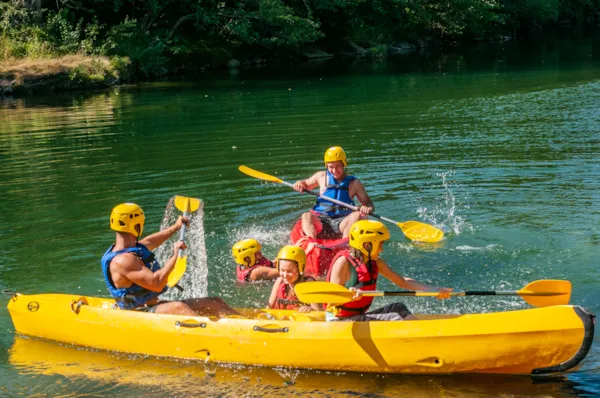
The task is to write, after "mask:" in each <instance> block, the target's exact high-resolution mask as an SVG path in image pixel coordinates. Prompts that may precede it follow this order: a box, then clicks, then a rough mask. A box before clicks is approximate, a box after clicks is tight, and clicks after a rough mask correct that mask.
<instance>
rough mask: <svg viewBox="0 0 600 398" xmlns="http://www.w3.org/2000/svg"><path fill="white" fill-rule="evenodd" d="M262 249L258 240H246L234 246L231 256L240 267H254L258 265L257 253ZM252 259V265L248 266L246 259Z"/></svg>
mask: <svg viewBox="0 0 600 398" xmlns="http://www.w3.org/2000/svg"><path fill="white" fill-rule="evenodd" d="M260 249H262V245H261V244H260V243H258V241H257V240H256V239H244V240H241V241H239V242H238V243H236V244H235V245H233V247H232V248H231V254H233V258H234V259H235V262H236V263H238V264H239V265H244V266H246V267H252V266H253V265H254V264H256V253H258V252H259V251H260ZM246 257H248V258H250V264H246V261H245V258H246Z"/></svg>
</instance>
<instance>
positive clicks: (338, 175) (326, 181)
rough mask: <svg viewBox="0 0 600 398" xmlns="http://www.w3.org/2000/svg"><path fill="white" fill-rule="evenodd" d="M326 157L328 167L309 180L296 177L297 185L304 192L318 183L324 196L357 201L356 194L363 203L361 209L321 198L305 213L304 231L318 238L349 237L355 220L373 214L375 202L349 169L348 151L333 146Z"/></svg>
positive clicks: (352, 203) (350, 201)
mask: <svg viewBox="0 0 600 398" xmlns="http://www.w3.org/2000/svg"><path fill="white" fill-rule="evenodd" d="M324 160H325V167H327V170H322V171H318V172H316V173H315V174H314V175H313V176H312V177H309V178H307V179H306V180H300V181H296V183H295V184H294V189H295V190H296V191H299V192H302V191H304V190H312V189H314V188H316V187H317V186H318V187H319V188H320V193H321V196H325V197H329V198H333V199H337V200H339V201H342V202H344V203H347V204H349V205H354V198H355V197H356V198H358V200H359V201H360V203H361V206H360V210H359V211H353V210H350V209H347V208H345V207H341V206H338V205H336V204H334V203H331V202H329V201H327V200H325V199H321V198H317V202H316V203H315V205H314V206H313V208H312V209H311V210H310V211H309V212H306V213H304V214H302V231H303V232H304V234H305V235H306V236H307V237H309V238H313V239H316V238H317V235H319V237H323V238H339V237H344V238H347V237H348V233H349V231H350V227H351V226H352V224H353V223H354V222H356V221H358V220H360V219H363V218H365V217H366V215H367V214H371V213H372V212H373V211H374V209H375V206H374V205H373V202H372V201H371V198H369V195H367V192H366V191H365V187H364V186H363V184H362V183H361V182H360V181H359V180H358V178H356V177H354V176H350V175H348V174H347V173H346V166H348V161H347V158H346V152H344V150H343V149H342V148H341V147H339V146H334V147H331V148H329V149H328V150H327V151H326V152H325V157H324Z"/></svg>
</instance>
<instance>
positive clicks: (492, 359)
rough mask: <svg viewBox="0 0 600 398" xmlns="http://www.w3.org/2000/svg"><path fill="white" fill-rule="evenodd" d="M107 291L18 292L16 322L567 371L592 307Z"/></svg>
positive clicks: (192, 351) (99, 345)
mask: <svg viewBox="0 0 600 398" xmlns="http://www.w3.org/2000/svg"><path fill="white" fill-rule="evenodd" d="M113 304H114V301H113V300H111V299H103V298H95V297H83V296H75V295H66V294H40V295H22V294H19V293H17V294H15V295H14V296H13V297H12V298H11V299H10V300H9V303H8V310H9V312H10V315H11V317H12V321H13V323H14V326H15V329H16V332H17V333H18V334H21V335H27V336H36V337H41V338H44V339H49V340H55V341H59V342H62V343H68V344H74V345H77V346H83V347H90V348H95V349H102V350H110V351H120V352H125V353H134V354H143V355H150V356H156V357H172V358H182V359H190V360H203V361H207V360H210V361H214V362H227V363H241V364H247V365H264V366H270V367H274V366H282V367H293V368H310V369H323V370H336V371H361V372H387V373H414V374H417V373H459V372H460V373H465V372H469V373H502V374H543V373H555V372H563V371H566V370H568V369H570V368H572V367H574V366H576V365H577V364H578V363H579V362H581V361H582V360H583V358H584V357H585V356H586V354H587V352H588V350H589V348H590V346H591V343H592V339H593V335H594V315H593V314H591V313H589V312H588V311H586V310H585V309H583V308H582V307H579V306H570V305H559V306H551V307H543V308H533V309H526V310H518V311H507V312H499V313H488V314H464V315H427V316H420V317H419V320H416V321H400V322H325V321H324V314H323V313H322V312H312V313H309V314H299V313H295V312H293V311H282V310H274V311H273V310H270V311H262V310H241V311H242V313H243V314H244V315H245V316H247V318H239V317H238V318H225V319H220V320H216V319H212V318H206V317H184V316H178V315H158V314H152V313H145V312H136V311H124V310H118V309H113Z"/></svg>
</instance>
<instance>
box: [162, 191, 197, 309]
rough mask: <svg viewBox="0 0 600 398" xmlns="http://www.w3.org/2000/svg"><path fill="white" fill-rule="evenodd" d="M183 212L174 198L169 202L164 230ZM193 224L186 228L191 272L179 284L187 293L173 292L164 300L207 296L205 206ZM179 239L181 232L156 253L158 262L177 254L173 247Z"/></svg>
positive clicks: (188, 269)
mask: <svg viewBox="0 0 600 398" xmlns="http://www.w3.org/2000/svg"><path fill="white" fill-rule="evenodd" d="M180 215H181V212H180V211H179V210H178V209H177V208H176V207H175V205H174V203H173V198H171V199H170V200H169V202H168V203H167V207H166V208H165V212H164V215H163V219H162V222H161V225H160V229H161V231H162V230H164V229H165V228H168V227H169V226H171V225H173V224H174V223H175V222H176V221H177V218H178V217H179V216H180ZM189 218H190V225H189V227H188V228H187V229H186V234H185V241H186V244H187V247H188V248H187V270H186V272H185V274H184V275H183V277H182V278H181V280H180V281H179V285H180V286H181V287H182V288H183V292H179V291H178V290H176V289H170V290H169V291H168V292H167V293H165V294H163V295H162V296H161V297H163V298H165V299H167V300H181V299H186V298H191V297H206V296H207V294H208V287H207V285H208V260H207V256H206V243H205V238H204V207H203V205H200V207H199V208H198V210H197V211H195V212H194V213H192V214H190V217H189ZM178 239H179V233H176V234H174V235H173V236H172V237H171V238H169V240H168V241H167V242H165V243H164V244H163V245H161V246H160V247H159V248H158V249H157V250H156V256H157V258H158V261H159V262H160V263H161V264H162V265H164V264H165V262H166V261H167V260H168V259H169V257H171V255H172V254H173V244H174V243H175V242H177V240H178Z"/></svg>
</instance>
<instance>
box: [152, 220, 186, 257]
mask: <svg viewBox="0 0 600 398" xmlns="http://www.w3.org/2000/svg"><path fill="white" fill-rule="evenodd" d="M183 223H186V225H189V223H190V221H189V220H188V219H187V218H186V217H183V216H179V218H178V219H177V222H176V223H175V224H173V225H171V226H170V227H169V228H166V229H163V230H162V231H158V232H155V233H153V234H152V235H148V236H146V237H145V238H142V239H141V240H140V243H141V244H142V245H144V246H146V247H147V248H148V250H150V251H152V250H154V249H156V248H157V247H158V246H160V245H162V244H163V243H165V241H166V240H167V239H169V238H170V237H171V236H172V235H173V234H174V233H175V232H177V231H179V230H180V229H181V226H182V225H183Z"/></svg>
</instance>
